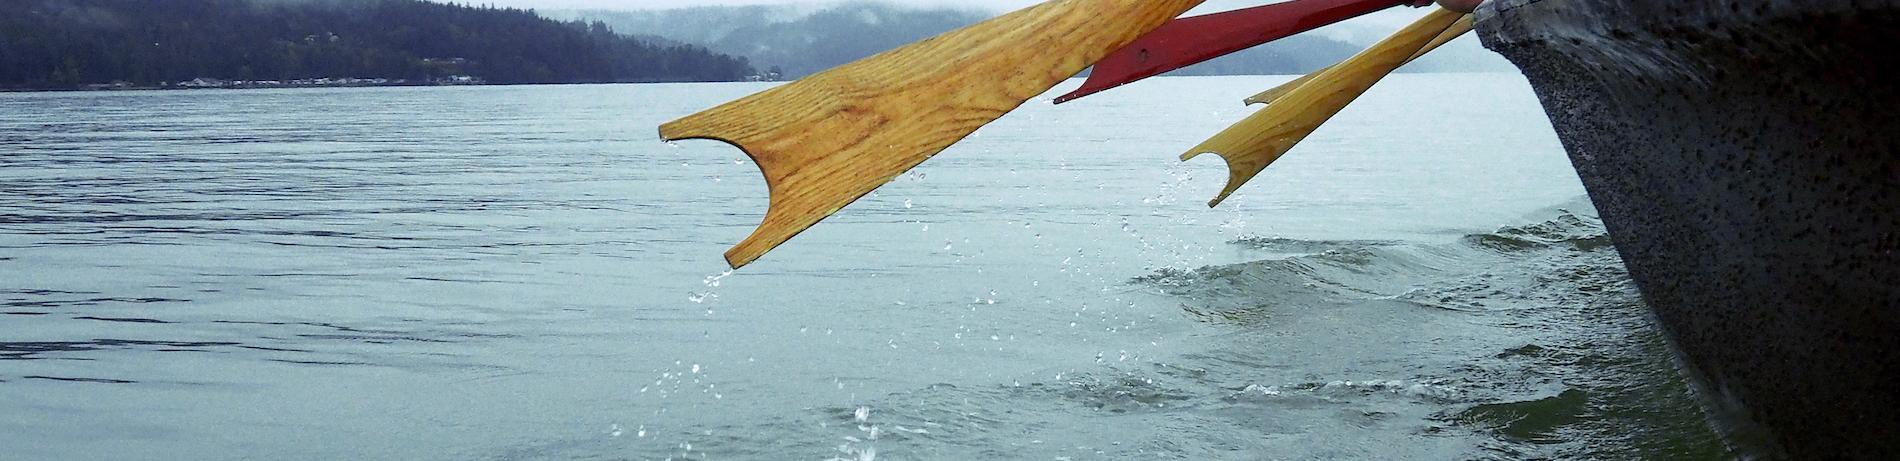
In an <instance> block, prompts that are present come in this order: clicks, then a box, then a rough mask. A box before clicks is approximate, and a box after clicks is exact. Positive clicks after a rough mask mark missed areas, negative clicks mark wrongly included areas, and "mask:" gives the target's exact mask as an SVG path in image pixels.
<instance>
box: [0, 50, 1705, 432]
mask: <svg viewBox="0 0 1900 461" xmlns="http://www.w3.org/2000/svg"><path fill="white" fill-rule="evenodd" d="M1287 79H1288V77H1219V78H1163V79H1157V80H1153V81H1150V82H1145V83H1142V84H1140V85H1136V86H1130V87H1126V88H1122V89H1119V90H1115V91H1111V92H1109V93H1105V94H1102V95H1098V96H1095V97H1092V98H1088V99H1084V100H1081V101H1078V102H1075V103H1071V104H1066V105H1062V106H1055V105H1051V104H1050V103H1049V98H1050V97H1052V96H1053V95H1055V94H1060V93H1059V92H1060V91H1061V90H1064V89H1066V88H1069V87H1072V86H1073V85H1075V84H1077V83H1079V82H1070V83H1068V84H1066V85H1064V86H1063V87H1061V88H1058V92H1052V93H1051V94H1050V95H1048V96H1045V97H1043V98H1042V99H1039V100H1036V101H1032V102H1030V103H1029V104H1028V105H1026V106H1025V107H1023V108H1022V109H1020V110H1018V111H1017V112H1015V113H1012V114H1011V115H1010V116H1008V117H1006V118H1004V119H1003V120H1001V121H1000V122H998V123H996V124H994V125H991V126H989V127H987V128H985V129H983V130H982V131H981V132H979V133H978V134H977V135H975V136H973V137H972V138H970V139H968V140H966V141H965V142H963V143H961V144H959V145H957V146H955V147H953V148H952V149H950V150H949V151H946V152H945V153H943V154H942V155H939V156H938V157H937V158H935V159H933V160H931V161H929V162H927V163H925V164H924V165H923V166H922V167H920V168H918V169H917V170H916V171H915V172H913V173H912V174H909V175H906V176H904V177H902V178H900V179H899V180H897V181H896V182H894V183H892V184H889V185H887V186H885V187H884V188H882V189H880V190H879V191H878V192H877V193H875V194H873V195H871V196H868V197H866V198H865V199H864V200H862V201H860V202H858V203H856V204H854V205H852V206H851V207H849V208H846V209H845V210H844V211H842V212H841V213H839V214H838V215H837V216H835V217H833V218H831V219H829V220H827V221H825V222H823V223H821V224H819V225H818V226H817V227H815V228H813V229H812V230H810V231H808V232H805V233H804V234H802V235H800V236H799V237H798V238H796V239H794V240H792V241H791V242H790V243H788V244H786V245H785V246H783V247H781V248H779V249H778V250H776V251H774V252H772V253H770V254H768V255H767V256H766V257H765V258H764V259H762V260H760V261H759V262H758V263H755V264H754V265H752V266H750V267H747V268H746V269H744V270H740V271H737V272H733V273H730V274H728V273H727V272H726V271H725V267H724V263H723V260H722V259H721V253H722V252H723V251H724V250H725V249H726V247H727V246H729V245H731V244H733V243H736V242H737V241H738V240H739V239H740V238H742V237H744V236H745V235H746V234H747V233H749V232H750V231H751V229H752V227H753V226H754V225H756V224H757V223H758V220H759V219H760V218H761V216H762V215H763V213H764V210H765V203H766V199H765V188H764V183H763V180H762V179H761V177H760V176H759V174H758V172H757V169H756V168H755V167H753V166H752V165H751V163H750V162H749V161H747V160H746V159H745V157H744V156H743V154H741V153H740V152H739V151H738V150H737V149H733V148H731V147H729V146H726V145H724V144H720V143H717V142H710V141H693V142H684V143H680V144H677V145H669V144H665V143H661V142H659V141H657V140H656V128H655V127H656V126H657V125H658V124H660V123H661V122H664V121H667V120H670V119H673V118H677V117H680V116H683V115H686V114H689V113H692V112H694V111H697V110H700V109H704V108H707V107H710V106H713V105H715V104H718V103H720V102H724V101H727V100H730V99H733V98H737V97H740V96H743V95H746V94H749V93H752V92H755V91H758V90H761V89H763V88H765V86H764V85H762V84H696V85H603V86H547V87H465V88H365V89H313V90H258V91H203V92H200V91H172V92H123V93H14V94H0V447H4V448H3V449H0V458H5V459H21V460H37V459H198V460H216V459H273V460H279V459H285V460H294V459H310V460H331V459H417V460H429V459H443V460H463V459H474V460H490V459H492V460H525V459H666V458H672V459H814V460H817V459H834V458H842V459H872V458H876V459H1045V460H1053V459H1072V460H1083V459H1236V460H1253V459H1469V458H1502V459H1517V458H1539V457H1592V458H1603V459H1616V458H1623V459H1643V458H1673V459H1696V458H1723V457H1727V456H1731V455H1733V453H1730V452H1729V451H1728V449H1727V448H1725V445H1724V443H1723V441H1722V440H1721V438H1720V437H1718V436H1716V435H1715V433H1714V432H1713V431H1712V430H1711V429H1710V423H1709V422H1708V420H1707V418H1705V417H1704V415H1703V413H1702V411H1701V410H1700V409H1699V408H1700V407H1699V406H1698V405H1697V403H1696V402H1697V401H1696V399H1695V398H1694V397H1693V394H1692V390H1691V388H1690V386H1689V385H1688V384H1687V383H1686V382H1685V380H1684V379H1683V378H1682V376H1681V372H1680V370H1679V367H1678V364H1677V363H1676V362H1674V358H1673V355H1672V354H1671V352H1670V350H1669V349H1668V346H1667V344H1666V343H1665V342H1664V340H1663V339H1662V337H1661V336H1660V335H1659V333H1658V330H1657V329H1656V327H1655V326H1654V325H1652V324H1651V321H1650V319H1649V317H1648V314H1647V312H1646V309H1645V308H1644V307H1643V306H1642V304H1641V301H1640V300H1639V299H1638V296H1637V294H1636V293H1635V291H1634V288H1633V287H1632V285H1631V284H1630V282H1629V281H1628V279H1627V275H1626V274H1625V272H1624V269H1623V266H1622V263H1621V261H1620V260H1619V259H1618V258H1617V256H1616V254H1615V252H1614V250H1613V248H1611V247H1610V246H1609V240H1608V238H1607V237H1606V236H1605V235H1604V231H1603V228H1602V225H1601V224H1600V223H1599V222H1598V221H1597V219H1596V218H1595V212H1594V211H1593V210H1592V209H1591V207H1590V205H1589V202H1588V200H1587V199H1586V198H1585V197H1584V192H1583V189H1582V186H1581V185H1580V184H1579V182H1578V180H1577V178H1576V176H1575V173H1574V172H1572V171H1571V169H1570V166H1569V163H1568V161H1567V159H1566V158H1565V157H1564V155H1563V152H1562V149H1561V146H1560V145H1559V144H1558V142H1557V139H1556V137H1555V135H1554V134H1553V133H1552V130H1551V128H1550V126H1549V125H1548V122H1547V121H1546V119H1545V118H1544V116H1543V114H1542V112H1541V110H1540V108H1539V106H1538V104H1537V101H1536V99H1535V96H1534V95H1533V94H1532V92H1531V90H1530V87H1529V86H1528V85H1527V83H1526V82H1525V81H1524V80H1523V79H1522V77H1520V76H1516V75H1442V74H1441V75H1398V76H1394V77H1393V78H1392V79H1391V80H1388V81H1387V82H1385V83H1383V84H1381V85H1380V86H1378V87H1377V88H1375V89H1374V90H1373V91H1372V92H1371V93H1370V94H1369V95H1368V96H1367V97H1366V98H1364V99H1362V100H1361V101H1359V102H1357V103H1355V104H1354V105H1353V106H1352V107H1350V108H1349V109H1347V110H1346V111H1345V112H1344V113H1343V114H1341V115H1340V116H1339V117H1338V118H1337V119H1335V120H1334V121H1333V122H1332V123H1331V124H1329V125H1328V126H1326V127H1325V128H1324V129H1322V130H1320V131H1319V132H1318V133H1317V134H1315V135H1314V136H1313V137H1312V138H1311V139H1309V140H1308V141H1306V142H1305V143H1304V144H1303V145H1302V146H1300V147H1299V148H1298V149H1296V150H1294V151H1293V152H1292V153H1291V154H1289V155H1288V156H1287V157H1286V158H1285V159H1283V160H1282V161H1281V162H1280V163H1279V164H1278V165H1275V166H1274V167H1273V168H1271V169H1269V170H1268V171H1267V172H1266V173H1264V174H1263V175H1261V176H1260V177H1259V178H1258V179H1256V180H1255V181H1254V182H1253V183H1252V184H1249V185H1248V186H1247V187H1246V188H1244V189H1242V190H1241V193H1240V194H1239V195H1238V196H1236V197H1235V198H1234V199H1232V200H1229V201H1228V203H1227V204H1226V205H1223V207H1222V208H1219V209H1212V210H1210V209H1208V208H1206V207H1205V206H1204V205H1203V204H1204V203H1205V202H1206V200H1207V199H1209V198H1211V197H1212V196H1213V195H1214V193H1215V192H1217V191H1218V190H1219V189H1220V187H1221V185H1222V181H1223V180H1224V179H1225V177H1226V176H1225V171H1224V167H1223V166H1222V165H1221V162H1220V161H1219V160H1217V159H1215V158H1214V157H1205V158H1202V159H1198V160H1197V161H1194V162H1188V163H1181V162H1177V161H1176V160H1175V157H1176V156H1177V155H1179V154H1180V153H1181V151H1182V150H1183V149H1185V148H1188V147H1191V146H1193V145H1194V144H1196V143H1197V142H1198V141H1200V140H1201V139H1203V138H1205V137H1207V136H1209V135H1212V134H1213V133H1215V132H1217V131H1219V130H1220V129H1222V128H1224V127H1226V126H1227V125H1228V124H1230V123H1232V122H1234V121H1236V120H1238V119H1240V118H1241V117H1243V116H1245V115H1246V114H1248V113H1249V111H1250V110H1251V109H1249V108H1246V107H1243V106H1241V104H1240V102H1239V101H1240V100H1241V99H1243V98H1245V97H1246V96H1249V95H1251V94H1253V93H1254V92H1256V91H1258V90H1261V89H1265V88H1268V87H1271V86H1273V85H1275V84H1277V83H1279V82H1282V81H1285V80H1287Z"/></svg>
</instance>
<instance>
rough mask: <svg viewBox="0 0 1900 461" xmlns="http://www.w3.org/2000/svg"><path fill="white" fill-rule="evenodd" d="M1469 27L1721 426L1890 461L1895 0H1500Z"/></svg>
mask: <svg viewBox="0 0 1900 461" xmlns="http://www.w3.org/2000/svg"><path fill="white" fill-rule="evenodd" d="M1478 30H1479V32H1480V35H1481V37H1482V38H1483V40H1484V42H1485V45H1486V46H1487V47H1489V48H1491V49H1493V50H1495V51H1497V52H1499V53H1501V54H1503V55H1504V56H1505V57H1507V58H1509V59H1510V60H1511V61H1512V62H1514V63H1515V64H1517V66H1518V67H1519V68H1521V69H1522V70H1523V71H1524V73H1525V75H1526V76H1528V78H1529V79H1530V81H1531V83H1532V86H1534V87H1535V88H1536V90H1537V93H1538V96H1539V97H1540V99H1541V100H1542V102H1543V104H1544V107H1545V109H1546V111H1547V112H1548V113H1549V116H1550V119H1551V122H1552V123H1553V125H1554V126H1555V127H1556V129H1557V133H1558V135H1559V137H1560V138H1561V139H1562V141H1563V144H1564V147H1565V148H1566V149H1567V150H1568V151H1569V155H1570V157H1571V160H1572V162H1573V164H1574V165H1575V166H1576V168H1577V173H1578V174H1579V176H1581V177H1582V179H1583V182H1584V185H1585V186H1586V187H1587V188H1588V189H1589V193H1590V196H1591V198H1592V199H1593V201H1594V202H1595V203H1596V205H1597V208H1598V209H1599V210H1600V211H1601V213H1602V216H1603V219H1604V222H1605V225H1606V226H1607V227H1608V228H1609V230H1610V232H1611V235H1612V238H1613V239H1614V240H1615V242H1616V245H1617V248H1618V250H1619V251H1620V252H1621V253H1622V256H1623V259H1624V261H1625V262H1626V263H1627V264H1628V265H1629V269H1630V274H1631V276H1632V277H1633V278H1634V279H1635V282H1636V284H1637V286H1638V287H1639V288H1640V289H1641V291H1642V293H1643V295H1644V298H1645V299H1646V301H1648V303H1649V304H1650V306H1651V307H1652V308H1653V310H1654V311H1655V313H1656V317H1657V318H1658V319H1659V320H1660V321H1661V323H1662V324H1663V326H1664V327H1665V330H1666V331H1667V332H1668V333H1669V334H1670V336H1671V339H1672V342H1673V343H1674V344H1675V345H1676V347H1677V348H1678V349H1679V350H1680V351H1681V353H1682V356H1683V357H1684V358H1685V359H1687V362H1688V363H1689V365H1690V368H1691V369H1693V370H1694V371H1695V372H1697V373H1698V374H1699V375H1701V376H1700V381H1702V382H1703V384H1704V386H1702V387H1703V389H1705V391H1706V394H1708V397H1709V401H1710V402H1711V403H1713V404H1714V405H1712V408H1714V409H1716V410H1718V411H1717V413H1718V414H1729V415H1735V418H1732V419H1733V420H1732V421H1727V422H1729V423H1731V424H1732V427H1731V429H1736V430H1737V431H1740V432H1742V433H1753V434H1760V435H1761V436H1760V437H1759V439H1760V440H1759V442H1760V443H1759V444H1760V445H1761V447H1762V448H1761V449H1763V450H1766V452H1767V453H1770V454H1773V455H1779V456H1793V457H1800V458H1843V457H1844V458H1858V459H1892V458H1893V457H1895V456H1900V414H1896V410H1900V382H1897V381H1894V380H1893V377H1895V376H1900V312H1896V310H1897V309H1900V252H1897V251H1896V249H1897V248H1900V156H1896V153H1900V149H1897V147H1900V83H1896V82H1900V72H1896V69H1900V52H1896V51H1894V49H1893V48H1892V46H1893V44H1894V43H1895V42H1896V40H1895V39H1896V38H1900V32H1897V31H1900V1H1894V0H1874V1H1869V0H1858V1H1849V0H1493V1H1491V2H1489V3H1487V4H1486V5H1485V6H1484V7H1483V8H1480V10H1479V11H1478ZM1725 419H1729V418H1725Z"/></svg>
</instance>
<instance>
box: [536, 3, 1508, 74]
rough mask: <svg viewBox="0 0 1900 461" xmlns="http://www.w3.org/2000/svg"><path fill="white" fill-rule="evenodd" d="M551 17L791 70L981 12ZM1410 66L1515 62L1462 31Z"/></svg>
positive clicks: (1243, 70)
mask: <svg viewBox="0 0 1900 461" xmlns="http://www.w3.org/2000/svg"><path fill="white" fill-rule="evenodd" d="M540 13H541V14H542V15H545V16H548V17H550V18H553V19H559V20H585V21H601V22H604V23H606V24H607V25H609V26H611V27H613V29H614V30H616V31H619V32H621V33H626V34H635V35H644V36H655V37H661V38H664V39H668V40H673V41H678V42H683V43H690V44H697V45H703V46H706V47H708V48H710V49H712V50H713V51H715V52H719V53H725V54H731V55H735V56H744V57H746V58H747V59H749V60H750V63H751V64H752V65H753V66H754V67H756V68H758V69H760V70H761V71H765V70H769V69H772V68H775V67H776V68H778V69H780V70H781V71H782V72H783V74H784V75H783V76H784V77H785V78H788V79H789V78H797V77H801V76H805V75H809V74H811V73H814V72H817V71H821V70H824V69H828V68H831V67H834V66H837V65H841V64H845V63H848V62H851V61H855V60H857V59H860V58H863V57H866V56H870V55H872V54H876V53H878V52H881V51H884V50H888V49H891V48H895V47H898V46H901V45H904V44H906V43H910V42H913V41H917V40H921V39H924V38H928V37H931V36H935V35H937V34H941V33H943V32H947V31H950V30H953V29H956V28H959V27H963V26H966V25H970V24H973V23H976V22H978V21H982V20H984V19H987V18H989V17H991V16H994V15H996V14H997V12H996V11H991V10H987V9H979V8H954V7H912V6H901V5H895V4H891V3H885V2H848V3H836V4H829V5H816V6H814V5H755V6H707V7H693V8H680V9H665V10H542V11H540ZM1390 29H1391V27H1389V26H1386V25H1383V24H1364V23H1355V22H1347V23H1343V24H1339V25H1335V26H1332V27H1329V28H1326V29H1322V30H1319V31H1315V32H1312V33H1308V34H1303V35H1300V36H1295V37H1291V38H1288V39H1285V40H1281V41H1279V42H1275V43H1270V44H1267V45H1263V46H1260V47H1255V48H1253V49H1249V50H1246V51H1242V52H1240V53H1235V54H1233V55H1230V56H1226V57H1223V58H1220V59H1216V60H1213V61H1210V62H1207V63H1203V64H1200V65H1197V66H1193V67H1189V68H1186V69H1182V70H1180V71H1177V72H1175V74H1174V75H1237V74H1301V73H1306V72H1311V71H1313V70H1317V69H1319V68H1322V67H1325V66H1328V65H1331V64H1333V63H1336V62H1339V61H1340V60H1342V59H1345V58H1347V57H1349V56H1351V55H1352V54H1353V53H1356V52H1358V51H1359V50H1361V49H1364V48H1365V46H1367V45H1370V44H1371V42H1372V41H1375V40H1377V39H1379V38H1382V37H1384V36H1385V35H1386V34H1388V33H1390V32H1391V30H1390ZM1405 70H1406V71H1411V72H1453V71H1514V70H1515V69H1514V68H1512V67H1511V66H1510V64H1509V63H1507V62H1505V61H1504V60H1503V59H1502V58H1499V57H1497V56H1496V55H1495V54H1492V53H1490V52H1489V51H1486V50H1484V49H1482V47H1480V46H1479V45H1478V43H1477V40H1476V39H1475V38H1472V37H1466V38H1463V39H1460V40H1458V41H1456V42H1453V43H1452V44H1450V45H1447V46H1446V47H1445V48H1443V49H1441V50H1440V51H1438V52H1437V53H1434V54H1433V55H1431V56H1428V57H1427V58H1425V59H1423V60H1420V62H1418V63H1415V64H1413V65H1411V66H1408V67H1407V68H1406V69H1405Z"/></svg>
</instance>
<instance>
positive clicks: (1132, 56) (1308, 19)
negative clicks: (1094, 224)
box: [1056, 0, 1412, 104]
mask: <svg viewBox="0 0 1900 461" xmlns="http://www.w3.org/2000/svg"><path fill="white" fill-rule="evenodd" d="M1411 2H1412V0H1293V1H1289V2H1282V3H1275V4H1272V5H1265V6H1256V7H1252V8H1243V9H1238V10H1233V11H1225V12H1220V13H1214V14H1206V15H1200V16H1195V17H1191V18H1181V19H1176V20H1174V21H1170V22H1168V23H1167V24H1165V25H1162V26H1161V28H1158V29H1155V30H1154V32H1149V33H1148V35H1143V36H1142V37H1141V38H1139V39H1136V40H1135V41H1134V42H1133V43H1130V44H1128V46H1124V47H1122V48H1121V49H1119V50H1115V52H1114V53H1111V54H1109V55H1108V57H1106V58H1103V59H1102V62H1099V63H1096V64H1095V69H1094V70H1093V71H1091V72H1089V78H1088V80H1087V81H1085V82H1083V83H1082V87H1081V88H1078V89H1076V90H1075V91H1073V92H1070V93H1069V94H1065V95H1062V96H1061V97H1057V98H1056V104H1061V103H1064V102H1068V101H1071V100H1075V99H1078V98H1081V97H1083V96H1088V95H1091V94H1095V93H1098V92H1102V91H1107V90H1110V89H1113V88H1115V87H1119V86H1122V85H1126V84H1129V83H1134V82H1136V81H1140V80H1142V79H1145V78H1148V77H1153V76H1156V75H1161V74H1163V73H1167V72H1168V71H1172V70H1175V69H1180V68H1182V67H1187V66H1191V65H1194V64H1198V63H1201V62H1204V61H1207V60H1209V59H1214V58H1218V57H1221V56H1226V55H1228V54H1231V53H1233V52H1236V51H1240V50H1244V49H1248V48H1252V47H1254V46H1257V45H1260V44H1263V43H1267V42H1271V41H1274V40H1279V39H1282V38H1287V37H1291V36H1293V35H1295V34H1299V33H1301V32H1306V31H1309V30H1313V29H1318V28H1320V27H1325V26H1327V25H1330V24H1333V23H1336V22H1339V21H1344V20H1347V19H1352V18H1355V17H1359V16H1362V15H1365V14H1367V13H1371V12H1374V11H1379V10H1383V9H1386V8H1391V7H1394V6H1398V5H1401V4H1406V3H1411Z"/></svg>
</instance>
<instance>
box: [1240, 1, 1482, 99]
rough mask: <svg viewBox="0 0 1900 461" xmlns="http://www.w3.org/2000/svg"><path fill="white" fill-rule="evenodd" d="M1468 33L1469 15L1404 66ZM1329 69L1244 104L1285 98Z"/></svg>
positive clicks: (1459, 19)
mask: <svg viewBox="0 0 1900 461" xmlns="http://www.w3.org/2000/svg"><path fill="white" fill-rule="evenodd" d="M1468 33H1471V15H1469V14H1467V15H1464V17H1461V18H1458V22H1456V23H1452V25H1451V28H1450V29H1445V32H1444V33H1441V34H1438V36H1437V37H1434V38H1432V42H1431V43H1427V44H1425V49H1422V50H1418V53H1416V54H1413V55H1412V58H1411V59H1406V60H1405V62H1406V64H1410V63H1411V62H1412V61H1417V60H1418V58H1422V57H1425V55H1426V54H1430V53H1431V52H1432V51H1433V50H1437V49H1438V47H1441V46H1445V44H1446V43H1450V42H1451V41H1452V40H1455V39H1457V38H1458V37H1460V36H1463V35H1465V34H1468ZM1330 69H1332V67H1327V68H1325V69H1320V70H1316V71H1313V73H1310V74H1306V75H1305V76H1302V77H1300V78H1296V79H1293V80H1292V81H1289V82H1286V83H1282V84H1280V86H1276V87H1273V89H1270V90H1267V91H1262V92H1260V94H1256V95H1253V97H1250V98H1247V101H1246V103H1247V105H1254V104H1269V103H1272V102H1273V101H1274V100H1276V99H1280V97H1281V96H1285V95H1286V93H1287V92H1288V91H1293V89H1294V88H1299V87H1300V85H1305V84H1306V82H1310V81H1312V80H1313V77H1317V76H1319V74H1321V73H1324V72H1326V71H1327V70H1330Z"/></svg>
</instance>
